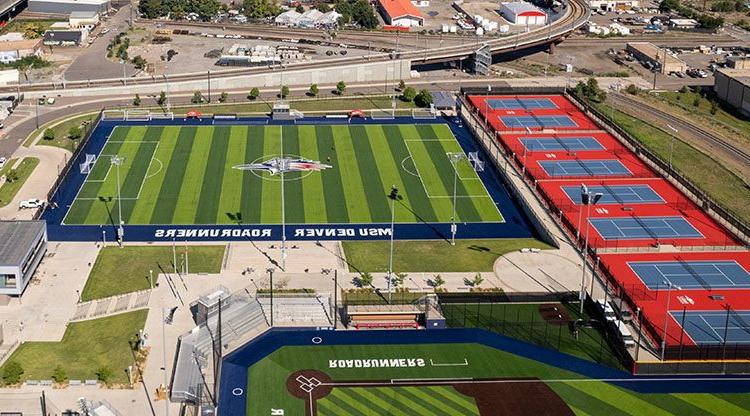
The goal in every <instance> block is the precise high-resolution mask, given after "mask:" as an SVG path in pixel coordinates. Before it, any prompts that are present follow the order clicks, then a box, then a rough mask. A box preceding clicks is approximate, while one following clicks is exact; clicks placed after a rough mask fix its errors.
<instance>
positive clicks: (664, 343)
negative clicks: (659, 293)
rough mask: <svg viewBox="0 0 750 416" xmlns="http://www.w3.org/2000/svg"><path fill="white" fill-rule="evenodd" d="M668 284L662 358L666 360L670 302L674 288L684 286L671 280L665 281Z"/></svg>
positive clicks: (678, 288)
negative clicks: (665, 351)
mask: <svg viewBox="0 0 750 416" xmlns="http://www.w3.org/2000/svg"><path fill="white" fill-rule="evenodd" d="M664 284H665V285H667V309H666V310H665V311H664V332H663V333H662V337H661V360H662V361H664V350H666V349H667V325H668V324H669V303H670V301H671V300H672V288H675V289H677V290H681V289H682V288H681V287H679V286H677V285H675V284H674V283H672V282H670V281H669V280H667V281H665V282H664Z"/></svg>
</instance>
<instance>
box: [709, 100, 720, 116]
mask: <svg viewBox="0 0 750 416" xmlns="http://www.w3.org/2000/svg"><path fill="white" fill-rule="evenodd" d="M709 111H710V112H711V115H715V114H716V112H717V111H719V104H717V103H716V101H711V110H709Z"/></svg>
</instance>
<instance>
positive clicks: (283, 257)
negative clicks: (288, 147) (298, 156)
mask: <svg viewBox="0 0 750 416" xmlns="http://www.w3.org/2000/svg"><path fill="white" fill-rule="evenodd" d="M282 146H283V145H282ZM280 160H282V163H285V162H283V161H284V159H283V156H282V159H280ZM285 170H286V166H284V169H281V270H283V271H285V272H286V209H285V205H286V202H285V201H286V195H285V192H284V189H285V188H284V171H285Z"/></svg>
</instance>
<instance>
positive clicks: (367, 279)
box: [357, 272, 372, 287]
mask: <svg viewBox="0 0 750 416" xmlns="http://www.w3.org/2000/svg"><path fill="white" fill-rule="evenodd" d="M357 284H359V286H360V287H370V286H372V275H371V274H370V273H369V272H364V273H362V274H360V275H359V277H358V278H357Z"/></svg>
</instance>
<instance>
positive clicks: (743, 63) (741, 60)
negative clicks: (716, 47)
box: [727, 56, 750, 69]
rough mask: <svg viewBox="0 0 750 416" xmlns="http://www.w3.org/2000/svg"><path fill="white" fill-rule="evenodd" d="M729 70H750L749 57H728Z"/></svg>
mask: <svg viewBox="0 0 750 416" xmlns="http://www.w3.org/2000/svg"><path fill="white" fill-rule="evenodd" d="M727 68H734V69H750V57H747V56H730V57H727Z"/></svg>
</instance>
